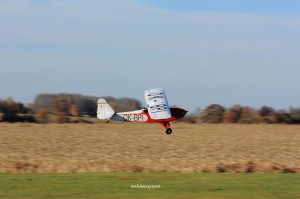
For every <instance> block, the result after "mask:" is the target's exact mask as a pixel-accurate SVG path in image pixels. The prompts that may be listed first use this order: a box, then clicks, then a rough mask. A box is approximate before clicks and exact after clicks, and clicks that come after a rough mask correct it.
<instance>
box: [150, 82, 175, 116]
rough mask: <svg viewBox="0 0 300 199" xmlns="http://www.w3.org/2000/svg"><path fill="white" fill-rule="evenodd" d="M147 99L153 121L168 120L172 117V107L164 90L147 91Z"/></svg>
mask: <svg viewBox="0 0 300 199" xmlns="http://www.w3.org/2000/svg"><path fill="white" fill-rule="evenodd" d="M145 99H146V103H147V104H148V105H149V107H148V112H149V114H150V117H151V118H152V119H168V118H170V117H171V111H170V107H169V105H168V101H167V97H166V95H165V92H164V90H163V89H161V88H156V89H149V90H145Z"/></svg>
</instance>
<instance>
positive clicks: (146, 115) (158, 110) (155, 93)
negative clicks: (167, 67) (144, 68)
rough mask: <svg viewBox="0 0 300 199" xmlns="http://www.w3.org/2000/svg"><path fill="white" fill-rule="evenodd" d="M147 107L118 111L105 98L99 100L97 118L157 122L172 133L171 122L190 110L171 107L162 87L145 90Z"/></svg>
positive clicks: (167, 131)
mask: <svg viewBox="0 0 300 199" xmlns="http://www.w3.org/2000/svg"><path fill="white" fill-rule="evenodd" d="M145 99H146V103H147V104H148V107H147V108H143V109H141V110H135V111H128V112H122V113H116V112H115V111H114V110H113V109H112V108H111V106H110V105H109V104H108V103H107V102H106V100H105V99H104V98H100V99H99V100H98V108H97V118H98V119H102V120H110V119H111V120H117V121H126V122H148V123H150V122H157V123H159V124H160V125H161V126H162V127H164V128H165V129H166V134H168V135H169V134H171V133H172V129H171V128H170V126H171V125H170V122H171V121H174V120H177V119H180V118H182V117H184V116H185V114H186V113H187V112H188V111H186V110H184V109H181V108H170V107H169V105H168V101H167V97H166V95H165V92H164V90H163V89H161V88H156V89H149V90H145Z"/></svg>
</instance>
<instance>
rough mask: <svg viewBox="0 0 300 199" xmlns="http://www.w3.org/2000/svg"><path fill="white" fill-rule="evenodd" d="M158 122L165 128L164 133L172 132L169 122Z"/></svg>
mask: <svg viewBox="0 0 300 199" xmlns="http://www.w3.org/2000/svg"><path fill="white" fill-rule="evenodd" d="M159 124H160V125H161V126H162V127H164V128H165V129H166V134H168V135H170V134H171V133H172V129H171V128H170V126H171V125H170V123H169V122H162V123H159Z"/></svg>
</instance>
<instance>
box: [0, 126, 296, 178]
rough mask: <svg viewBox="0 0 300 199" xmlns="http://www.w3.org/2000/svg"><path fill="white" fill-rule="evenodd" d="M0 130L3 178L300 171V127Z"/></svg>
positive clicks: (0, 166) (17, 127)
mask: <svg viewBox="0 0 300 199" xmlns="http://www.w3.org/2000/svg"><path fill="white" fill-rule="evenodd" d="M172 128H173V134H172V135H166V134H165V132H164V129H163V128H161V127H160V126H159V125H158V124H139V123H109V124H106V123H98V124H44V125H43V124H21V123H19V124H7V123H0V173H10V172H11V173H12V172H13V173H15V172H38V173H49V172H117V171H125V172H284V173H294V172H298V173H299V172H300V126H298V125H225V124H220V125H208V124H184V123H175V124H174V123H173V124H172Z"/></svg>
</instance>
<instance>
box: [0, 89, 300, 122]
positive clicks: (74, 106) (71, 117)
mask: <svg viewBox="0 0 300 199" xmlns="http://www.w3.org/2000/svg"><path fill="white" fill-rule="evenodd" d="M104 98H105V99H106V100H107V101H108V102H109V104H110V105H111V106H112V108H113V109H114V110H115V111H116V112H122V111H130V110H136V109H140V108H141V103H140V102H139V101H138V100H136V99H132V98H120V99H117V98H114V97H104ZM98 99H99V97H95V96H84V95H80V94H66V93H61V94H46V93H44V94H40V95H38V96H36V98H35V100H34V102H33V103H32V104H28V105H24V104H23V103H21V102H15V101H14V100H13V99H12V98H11V97H8V98H7V99H6V100H1V99H0V121H2V122H37V123H49V122H58V123H65V122H76V121H84V120H83V119H81V120H78V118H86V117H96V110H97V100H98ZM181 121H182V122H188V123H237V124H257V123H268V124H300V108H290V109H289V110H276V109H274V108H272V107H269V106H263V107H261V108H259V109H255V108H251V107H248V106H241V105H233V106H231V107H229V108H225V107H223V106H222V105H219V104H211V105H209V106H207V107H206V108H205V109H203V110H200V109H197V111H195V112H194V113H191V114H188V115H187V116H186V117H184V118H183V119H181Z"/></svg>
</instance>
